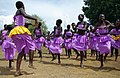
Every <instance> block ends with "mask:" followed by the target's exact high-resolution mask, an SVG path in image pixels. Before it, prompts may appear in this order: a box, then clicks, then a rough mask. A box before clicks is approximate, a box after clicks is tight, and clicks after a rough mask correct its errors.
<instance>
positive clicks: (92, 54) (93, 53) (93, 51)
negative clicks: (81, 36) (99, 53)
mask: <svg viewBox="0 0 120 78" xmlns="http://www.w3.org/2000/svg"><path fill="white" fill-rule="evenodd" d="M92 56H95V50H92V49H91V57H92Z"/></svg>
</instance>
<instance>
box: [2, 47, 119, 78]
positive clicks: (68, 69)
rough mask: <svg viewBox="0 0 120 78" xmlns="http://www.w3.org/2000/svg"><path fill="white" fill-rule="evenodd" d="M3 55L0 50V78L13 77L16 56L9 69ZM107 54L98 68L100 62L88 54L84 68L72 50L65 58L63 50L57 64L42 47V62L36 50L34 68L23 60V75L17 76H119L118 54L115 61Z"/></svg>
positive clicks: (66, 77) (102, 77) (33, 77)
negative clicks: (59, 61) (70, 54)
mask: <svg viewBox="0 0 120 78" xmlns="http://www.w3.org/2000/svg"><path fill="white" fill-rule="evenodd" d="M63 51H64V50H63ZM88 52H89V51H88ZM89 53H90V52H89ZM3 55H4V54H3V52H1V50H0V78H13V77H15V76H14V74H15V66H16V57H15V60H14V62H13V67H14V68H13V69H9V68H8V61H6V60H4V59H3ZM16 56H17V54H16ZM109 56H110V55H109ZM109 56H108V57H107V62H106V63H104V68H103V69H101V70H100V69H98V67H99V66H100V62H99V61H96V60H95V57H90V54H88V57H87V61H84V63H83V64H84V68H80V66H79V63H80V62H79V58H80V57H79V58H78V60H76V59H75V53H74V52H72V56H71V58H70V59H67V57H66V56H65V52H63V54H62V55H61V64H60V65H59V64H57V59H56V60H55V61H53V62H51V59H52V56H51V54H48V50H47V49H45V48H43V59H42V62H40V59H39V57H38V54H37V52H36V53H35V57H34V67H35V69H31V68H28V62H25V61H24V60H23V61H22V65H21V71H22V73H23V75H21V76H18V77H17V78H120V56H119V58H118V61H117V62H116V61H114V57H109ZM27 59H28V57H27Z"/></svg>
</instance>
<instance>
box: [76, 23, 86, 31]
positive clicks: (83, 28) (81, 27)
mask: <svg viewBox="0 0 120 78" xmlns="http://www.w3.org/2000/svg"><path fill="white" fill-rule="evenodd" d="M77 28H78V29H80V30H85V26H84V25H83V24H79V25H78V27H77Z"/></svg>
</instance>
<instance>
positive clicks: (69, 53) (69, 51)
mask: <svg viewBox="0 0 120 78" xmlns="http://www.w3.org/2000/svg"><path fill="white" fill-rule="evenodd" d="M70 55H71V49H68V58H70Z"/></svg>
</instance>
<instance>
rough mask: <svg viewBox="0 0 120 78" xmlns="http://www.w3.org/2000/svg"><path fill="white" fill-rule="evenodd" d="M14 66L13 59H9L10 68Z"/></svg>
mask: <svg viewBox="0 0 120 78" xmlns="http://www.w3.org/2000/svg"><path fill="white" fill-rule="evenodd" d="M11 67H12V60H9V68H11Z"/></svg>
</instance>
